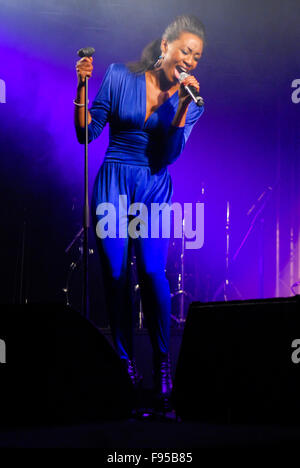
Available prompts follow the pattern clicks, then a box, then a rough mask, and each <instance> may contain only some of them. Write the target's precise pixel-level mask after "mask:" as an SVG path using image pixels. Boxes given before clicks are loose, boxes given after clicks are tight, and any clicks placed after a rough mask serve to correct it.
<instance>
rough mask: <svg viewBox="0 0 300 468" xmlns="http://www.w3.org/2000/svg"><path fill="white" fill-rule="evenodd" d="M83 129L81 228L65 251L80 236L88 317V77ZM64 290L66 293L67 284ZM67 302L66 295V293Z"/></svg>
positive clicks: (82, 53) (86, 51) (87, 53)
mask: <svg viewBox="0 0 300 468" xmlns="http://www.w3.org/2000/svg"><path fill="white" fill-rule="evenodd" d="M94 53H95V49H93V48H92V47H85V48H83V49H80V50H79V51H78V52H77V55H78V56H79V57H80V58H83V57H92V56H93V54H94ZM84 91H85V92H84V109H85V115H84V130H85V141H84V206H83V226H82V228H81V230H80V231H79V232H78V233H77V234H76V236H75V238H74V239H73V241H72V242H71V244H70V245H69V246H68V247H67V249H66V250H65V252H68V251H69V250H70V248H71V247H72V245H73V244H74V242H76V241H77V239H79V238H82V265H83V273H82V305H81V313H82V315H83V316H84V317H87V318H88V317H89V290H88V257H89V227H90V209H89V171H88V142H89V140H88V77H86V78H85V82H84ZM76 266H77V264H75V265H74V264H73V263H72V264H71V266H70V273H71V272H72V271H73V270H74V267H75V268H76ZM65 289H66V290H67V292H66V290H64V292H66V294H68V286H67V287H66V288H65ZM67 302H68V295H67Z"/></svg>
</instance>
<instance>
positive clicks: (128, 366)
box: [121, 359, 143, 390]
mask: <svg viewBox="0 0 300 468" xmlns="http://www.w3.org/2000/svg"><path fill="white" fill-rule="evenodd" d="M121 362H122V365H123V366H124V367H125V370H126V372H127V374H128V376H129V378H130V380H131V383H132V385H133V387H134V389H136V390H137V389H139V388H140V386H141V383H142V380H143V376H142V375H141V374H140V373H139V372H138V370H137V367H136V362H135V360H134V359H121Z"/></svg>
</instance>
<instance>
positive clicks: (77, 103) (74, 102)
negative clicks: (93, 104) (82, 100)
mask: <svg viewBox="0 0 300 468" xmlns="http://www.w3.org/2000/svg"><path fill="white" fill-rule="evenodd" d="M89 102H90V101H89V100H88V103H89ZM73 104H75V106H77V107H84V106H85V104H79V102H76V101H75V99H74V101H73Z"/></svg>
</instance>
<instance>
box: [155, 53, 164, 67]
mask: <svg viewBox="0 0 300 468" xmlns="http://www.w3.org/2000/svg"><path fill="white" fill-rule="evenodd" d="M164 58H165V57H164V55H160V56H159V57H158V59H157V60H156V62H155V64H154V65H153V67H154V68H159V67H160V66H161V64H162V61H163V59H164Z"/></svg>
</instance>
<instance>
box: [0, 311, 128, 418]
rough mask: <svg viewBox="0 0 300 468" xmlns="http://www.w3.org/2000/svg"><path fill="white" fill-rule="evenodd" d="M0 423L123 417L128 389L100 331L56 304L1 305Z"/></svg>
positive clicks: (116, 358)
mask: <svg viewBox="0 0 300 468" xmlns="http://www.w3.org/2000/svg"><path fill="white" fill-rule="evenodd" d="M0 379H1V380H0V408H1V410H0V413H1V419H0V425H1V424H9V423H11V424H32V423H47V424H49V423H52V422H53V423H59V422H68V423H70V422H72V421H82V420H97V419H103V418H104V419H107V418H109V419H111V418H113V419H114V418H118V419H119V418H122V417H127V416H128V415H129V414H130V409H131V405H132V389H131V383H130V381H129V378H128V376H127V374H126V372H125V370H124V369H123V367H122V366H121V364H120V359H119V357H118V356H117V354H116V353H115V351H114V350H113V348H112V347H111V346H110V344H109V343H108V342H107V340H106V339H105V338H104V337H103V336H102V334H101V333H100V331H99V330H98V329H97V328H96V327H94V325H93V324H92V323H91V322H89V321H88V320H87V319H85V318H83V317H82V316H81V315H80V314H79V313H77V312H76V311H74V310H72V309H70V308H67V307H65V306H63V305H58V304H31V305H24V306H17V305H10V306H7V305H5V306H1V311H0Z"/></svg>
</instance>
